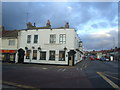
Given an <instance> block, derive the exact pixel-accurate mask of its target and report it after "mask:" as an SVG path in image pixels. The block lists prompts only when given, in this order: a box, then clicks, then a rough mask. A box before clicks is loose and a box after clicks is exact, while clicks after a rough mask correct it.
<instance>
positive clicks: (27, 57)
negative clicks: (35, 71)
mask: <svg viewBox="0 0 120 90" xmlns="http://www.w3.org/2000/svg"><path fill="white" fill-rule="evenodd" d="M27 53H28V56H27ZM30 53H31V50H26V54H25V56H26V59H30Z"/></svg>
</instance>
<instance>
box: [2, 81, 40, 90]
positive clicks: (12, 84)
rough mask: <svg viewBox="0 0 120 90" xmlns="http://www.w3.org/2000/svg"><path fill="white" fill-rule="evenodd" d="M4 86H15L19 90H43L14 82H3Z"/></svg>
mask: <svg viewBox="0 0 120 90" xmlns="http://www.w3.org/2000/svg"><path fill="white" fill-rule="evenodd" d="M2 84H5V85H11V86H15V87H17V88H31V89H35V90H41V89H39V88H36V87H32V86H27V85H22V84H18V83H14V82H8V81H2Z"/></svg>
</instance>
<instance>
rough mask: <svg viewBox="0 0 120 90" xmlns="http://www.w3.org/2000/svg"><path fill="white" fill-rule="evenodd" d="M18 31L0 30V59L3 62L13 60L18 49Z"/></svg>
mask: <svg viewBox="0 0 120 90" xmlns="http://www.w3.org/2000/svg"><path fill="white" fill-rule="evenodd" d="M18 32H19V30H11V31H7V30H4V29H3V30H2V37H1V38H0V39H1V43H2V44H1V49H0V53H2V54H1V59H2V61H3V62H15V56H16V52H17V49H18V43H17V42H18V41H17V40H18V39H17V36H18Z"/></svg>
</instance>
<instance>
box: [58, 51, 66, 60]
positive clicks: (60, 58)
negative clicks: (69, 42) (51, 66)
mask: <svg viewBox="0 0 120 90" xmlns="http://www.w3.org/2000/svg"><path fill="white" fill-rule="evenodd" d="M60 53H63V54H64V57H60ZM63 54H62V56H63ZM62 59H63V60H62ZM59 61H65V51H59Z"/></svg>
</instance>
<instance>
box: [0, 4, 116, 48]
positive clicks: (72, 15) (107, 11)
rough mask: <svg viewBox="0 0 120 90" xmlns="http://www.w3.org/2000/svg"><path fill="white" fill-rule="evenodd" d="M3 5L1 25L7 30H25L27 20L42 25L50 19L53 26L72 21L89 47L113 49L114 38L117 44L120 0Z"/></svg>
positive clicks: (71, 25)
mask: <svg viewBox="0 0 120 90" xmlns="http://www.w3.org/2000/svg"><path fill="white" fill-rule="evenodd" d="M2 5H3V7H2V8H3V12H2V16H3V17H2V19H3V20H2V24H3V25H4V26H5V28H6V29H8V30H13V29H25V28H26V22H28V21H30V22H32V23H34V22H35V23H36V25H37V26H41V27H42V26H45V25H46V21H47V20H48V19H49V20H50V21H51V26H52V28H56V27H63V26H64V24H65V23H66V22H69V24H70V25H69V26H70V28H75V29H76V30H77V33H78V34H79V36H80V38H81V39H82V41H83V43H84V45H85V48H86V49H103V48H111V47H113V45H112V43H113V39H112V38H113V37H114V38H115V40H116V41H115V43H116V45H117V42H118V39H117V35H116V34H117V32H118V31H117V28H118V6H117V5H118V3H117V2H103V3H102V2H23V3H22V2H21V3H19V2H11V3H9V2H3V4H2ZM91 42H92V43H91Z"/></svg>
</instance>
